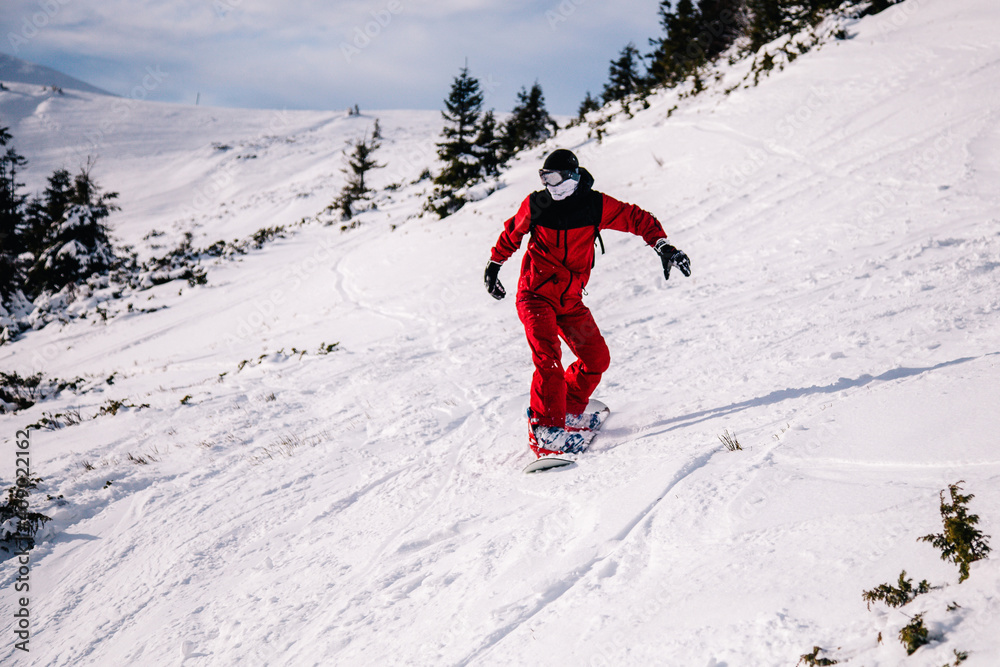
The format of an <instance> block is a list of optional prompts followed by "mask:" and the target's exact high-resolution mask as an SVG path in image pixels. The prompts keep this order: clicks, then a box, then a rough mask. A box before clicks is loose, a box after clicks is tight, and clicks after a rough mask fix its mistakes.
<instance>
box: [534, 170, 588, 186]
mask: <svg viewBox="0 0 1000 667" xmlns="http://www.w3.org/2000/svg"><path fill="white" fill-rule="evenodd" d="M538 176H539V177H540V178H541V179H542V184H543V185H548V186H554V185H559V184H560V183H564V182H566V181H568V180H570V179H573V180H574V181H579V180H580V170H579V169H539V170H538Z"/></svg>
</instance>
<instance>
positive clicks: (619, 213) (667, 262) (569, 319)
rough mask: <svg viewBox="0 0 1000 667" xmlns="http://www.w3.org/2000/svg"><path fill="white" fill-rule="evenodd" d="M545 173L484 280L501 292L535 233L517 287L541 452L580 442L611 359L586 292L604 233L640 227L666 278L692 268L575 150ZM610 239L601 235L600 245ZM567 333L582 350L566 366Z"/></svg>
mask: <svg viewBox="0 0 1000 667" xmlns="http://www.w3.org/2000/svg"><path fill="white" fill-rule="evenodd" d="M538 174H539V176H540V177H541V179H542V184H543V185H544V186H545V187H544V189H542V190H538V191H536V192H533V193H531V194H530V195H528V197H526V198H525V199H524V201H523V202H521V207H520V208H519V209H518V211H517V214H516V215H515V216H514V217H512V218H510V219H509V220H507V222H506V223H504V230H503V233H501V234H500V238H499V239H497V243H496V245H495V246H493V250H492V253H491V256H490V261H489V263H488V264H487V265H486V275H485V278H484V280H485V282H486V289H487V291H489V293H490V295H492V296H493V298H494V299H498V300H499V299H503V298H504V296H506V291H505V290H504V287H503V285H502V284H501V283H500V280H499V278H498V275H499V273H500V267H501V265H502V264H503V263H504V262H505V261H507V259H509V258H510V256H511V255H513V254H514V253H515V252H516V251H517V250H518V248H520V247H521V239H522V238H524V236H525V234H527V235H529V240H528V248H527V251H526V252H525V255H524V261H523V263H522V264H521V276H520V280H519V281H518V286H517V314H518V316H519V317H520V319H521V322H522V323H523V324H524V331H525V334H526V335H527V337H528V345H529V346H530V347H531V355H532V361H534V364H535V372H534V376H533V378H532V382H531V406H530V409H529V411H528V415H529V419H530V422H531V431H532V433H533V435H534V438H533V440H534V442H532V443H531V448H532V450H534V451H535V454H537V455H538V456H542V455H546V454H557V453H561V452H564V451H572V443H573V440H572V438H573V436H574V434H573V430H574V429H579V428H580V427H581V420H582V419H584V418H585V417H584V416H583V413H584V411H585V410H586V408H587V402H588V400H589V399H590V396H591V394H592V393H593V392H594V389H596V388H597V385H598V383H599V382H600V381H601V375H602V374H603V373H604V371H606V370H607V368H608V365H609V363H610V362H611V357H610V354H609V352H608V346H607V344H606V343H605V342H604V337H603V336H602V335H601V332H600V330H599V329H598V328H597V324H596V323H595V322H594V318H593V316H592V315H591V313H590V310H589V309H588V308H587V307H586V306H585V305H584V304H583V297H582V294H583V289H584V288H585V287H586V285H587V280H588V279H589V278H590V270H591V268H592V267H593V266H594V246H595V244H596V243H597V242H598V241H600V232H601V231H602V230H605V229H613V230H617V231H622V232H629V233H631V234H635V235H637V236H641V237H642V238H643V240H644V241H645V242H646V243H647V244H649V245H650V246H652V247H653V249H654V250H656V252H657V254H659V256H660V261H661V262H662V264H663V277H664V278H666V279H668V280H669V279H670V268H671V267H673V266H676V267H677V268H678V269H679V270H680V271H681V273H683V274H684V275H685V276H690V275H691V261H690V260H689V259H688V256H687V255H685V254H684V253H683V252H681V251H680V250H678V249H677V248H675V247H674V246H672V245H670V244H669V243H667V235H666V233H665V232H664V231H663V226H662V225H661V224H660V222H659V221H658V220H657V219H656V218H654V217H653V216H652V215H651V214H650V213H648V212H646V211H644V210H642V209H641V208H639V207H638V206H634V205H632V204H626V203H623V202H620V201H618V200H617V199H614V198H613V197H609V196H608V195H606V194H603V193H601V192H598V191H596V190H594V189H593V185H594V177H593V176H591V175H590V173H589V172H588V171H587V170H586V169H583V168H581V167H580V163H579V161H578V160H577V158H576V156H575V155H574V154H573V153H572V152H571V151H569V150H566V149H562V148H561V149H558V150H555V151H553V152H552V153H551V154H550V155H549V156H548V157H546V158H545V162H544V164H543V165H542V168H541V169H539V171H538ZM603 245H604V243H603V241H601V246H602V250H603ZM560 338H562V339H563V340H565V341H566V344H567V345H568V346H569V349H570V350H571V351H572V352H573V354H574V355H576V357H577V359H576V361H575V362H573V364H572V365H570V367H569V368H567V369H565V370H564V369H563V366H562V362H561V361H560V357H561V351H560V344H559V339H560ZM576 437H577V438H579V435H578V434H577V435H576Z"/></svg>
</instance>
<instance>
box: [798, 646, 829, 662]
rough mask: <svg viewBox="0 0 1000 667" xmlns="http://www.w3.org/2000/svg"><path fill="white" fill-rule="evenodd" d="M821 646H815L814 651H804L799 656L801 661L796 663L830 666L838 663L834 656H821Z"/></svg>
mask: <svg viewBox="0 0 1000 667" xmlns="http://www.w3.org/2000/svg"><path fill="white" fill-rule="evenodd" d="M822 650H823V649H821V648H820V647H819V646H813V650H812V653H803V654H802V656H801V657H799V661H798V662H797V663H795V664H796V665H823V666H825V667H828V666H829V665H836V664H837V661H836V660H834V659H833V658H820V657H819V652H820V651H822Z"/></svg>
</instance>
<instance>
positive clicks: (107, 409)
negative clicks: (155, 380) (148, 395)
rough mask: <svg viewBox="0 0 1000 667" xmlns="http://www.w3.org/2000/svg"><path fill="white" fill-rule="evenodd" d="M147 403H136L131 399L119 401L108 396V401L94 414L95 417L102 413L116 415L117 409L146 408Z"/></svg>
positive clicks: (100, 415)
mask: <svg viewBox="0 0 1000 667" xmlns="http://www.w3.org/2000/svg"><path fill="white" fill-rule="evenodd" d="M148 407H149V403H143V404H141V405H136V404H135V403H133V402H132V401H130V400H128V399H125V400H124V401H119V400H117V399H112V398H109V399H108V402H107V403H105V404H104V405H102V406H101V409H100V411H99V412H98V413H97V414H96V415H94V417H95V418H97V417H102V416H104V415H112V416H114V415H117V414H118V411H119V410H122V409H126V408H136V409H138V410H141V409H143V408H148Z"/></svg>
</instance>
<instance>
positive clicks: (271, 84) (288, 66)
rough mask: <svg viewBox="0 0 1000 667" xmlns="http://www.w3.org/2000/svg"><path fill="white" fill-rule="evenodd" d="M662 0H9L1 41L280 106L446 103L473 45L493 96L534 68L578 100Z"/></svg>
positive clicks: (100, 69) (210, 99)
mask: <svg viewBox="0 0 1000 667" xmlns="http://www.w3.org/2000/svg"><path fill="white" fill-rule="evenodd" d="M658 4H659V3H657V2H655V0H622V1H620V2H615V3H603V2H600V1H599V0H552V1H551V2H540V1H532V0H508V1H506V2H505V1H502V0H440V1H434V2H431V1H430V0H374V1H365V2H362V1H360V0H346V1H342V2H341V1H338V2H320V1H319V0H288V1H287V2H283V3H278V2H275V1H274V0H270V1H267V0H142V1H138V0H103V1H102V2H100V3H83V2H79V1H78V0H4V5H5V8H4V11H3V14H2V16H0V34H2V35H6V36H8V39H7V40H5V42H6V43H5V46H4V47H0V49H2V50H5V51H8V52H10V53H12V55H16V56H18V57H21V58H24V59H26V60H31V61H34V62H38V63H40V64H44V65H47V66H50V67H55V68H57V69H61V70H63V71H65V72H66V73H67V74H70V75H72V76H75V77H77V78H80V79H83V80H85V81H89V82H91V83H93V84H95V85H98V86H101V87H103V88H107V89H109V90H112V91H114V92H119V93H123V94H124V93H126V92H127V91H128V90H129V89H130V88H131V87H132V86H133V85H134V84H135V81H136V80H139V79H141V77H142V75H143V72H144V71H145V68H146V67H148V66H156V67H160V68H161V69H162V70H163V71H165V72H168V73H169V77H168V78H167V79H166V80H165V81H164V84H163V85H162V86H161V87H160V88H158V89H157V90H156V91H155V92H154V94H153V95H151V99H153V98H156V99H161V100H164V101H183V102H189V103H190V102H193V101H194V97H195V95H196V94H197V93H199V92H200V93H201V94H202V101H203V103H210V104H219V105H224V106H249V107H266V106H273V107H278V108H345V107H347V106H350V105H352V104H355V103H358V104H361V105H362V106H364V107H366V108H440V105H441V100H442V99H443V98H444V96H445V95H446V94H447V91H448V87H449V86H450V83H451V80H452V78H453V77H454V76H455V74H457V72H458V69H459V67H461V66H462V64H463V63H464V62H465V59H466V58H468V60H469V65H470V69H471V70H472V73H473V75H474V76H477V77H479V78H480V79H481V80H487V79H489V80H491V81H494V82H497V85H496V90H495V94H494V97H493V98H492V99H491V100H489V101H488V105H489V106H495V107H496V108H497V109H499V110H506V109H509V108H510V106H511V105H512V104H513V102H514V98H515V94H516V92H517V90H518V89H519V88H520V87H521V86H523V85H530V84H531V83H532V82H534V81H535V80H536V79H537V80H538V81H539V82H540V83H541V84H542V87H543V89H544V90H545V92H546V99H547V100H548V103H549V107H550V110H553V111H556V112H561V113H573V112H575V108H576V105H577V104H578V103H579V100H580V99H582V98H583V95H584V92H585V91H586V90H588V89H589V90H591V91H593V92H599V91H600V87H601V85H602V83H603V81H604V80H605V79H606V78H607V68H608V63H609V61H610V60H611V58H613V57H614V56H615V55H616V54H617V53H618V51H619V50H620V49H621V48H622V47H623V46H624V45H625V44H626V43H627V42H629V41H635V42H636V44H637V45H639V47H640V49H643V48H645V45H646V40H647V39H648V38H649V37H653V36H656V35H658V34H659V32H660V28H659V25H658V17H657V14H656V11H657V7H658ZM36 24H42V25H36ZM25 26H28V28H29V29H28V32H29V33H31V37H30V38H24V37H23V35H22V33H23V32H24V31H25V29H26V28H25ZM10 35H15V36H19V35H22V36H21V37H20V41H18V43H17V44H16V46H17V48H16V49H15V48H12V47H11V44H10V39H9V37H10Z"/></svg>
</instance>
